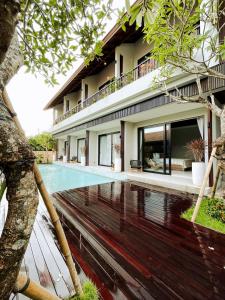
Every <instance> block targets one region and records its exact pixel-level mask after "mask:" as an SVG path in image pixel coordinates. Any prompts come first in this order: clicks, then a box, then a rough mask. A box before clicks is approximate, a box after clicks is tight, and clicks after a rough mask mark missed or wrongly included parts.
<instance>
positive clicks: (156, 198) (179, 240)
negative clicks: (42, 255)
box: [54, 182, 225, 299]
mask: <svg viewBox="0 0 225 300" xmlns="http://www.w3.org/2000/svg"><path fill="white" fill-rule="evenodd" d="M54 197H55V199H56V206H57V208H58V210H59V211H60V214H61V219H62V221H63V223H64V227H65V228H66V229H67V230H66V234H67V237H68V239H69V243H70V246H71V250H72V252H73V254H74V255H75V256H76V258H77V260H78V262H79V264H80V265H81V267H82V268H83V270H84V271H85V273H86V274H88V276H89V277H90V278H92V279H93V280H94V281H95V282H96V284H97V286H98V288H99V289H100V292H101V295H102V296H103V298H104V299H224V297H225V296H224V295H225V255H224V254H225V235H222V234H219V233H216V232H215V231H212V230H209V229H206V228H203V227H201V226H198V225H193V224H192V223H190V222H187V221H186V220H183V219H181V218H180V214H181V212H182V211H184V210H186V209H187V208H188V207H190V205H191V203H192V201H191V199H190V198H188V197H187V196H185V195H183V196H181V195H175V194H167V193H165V192H158V191H156V190H154V189H149V188H147V187H142V186H140V185H138V184H131V183H128V182H114V183H106V184H102V185H96V186H91V187H84V188H77V189H74V190H68V191H63V192H59V193H55V194H54Z"/></svg>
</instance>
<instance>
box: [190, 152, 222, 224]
mask: <svg viewBox="0 0 225 300" xmlns="http://www.w3.org/2000/svg"><path fill="white" fill-rule="evenodd" d="M216 149H217V148H216V147H214V148H213V149H212V153H211V156H210V159H209V162H208V166H207V169H206V172H205V175H204V179H203V182H202V186H201V189H200V192H199V196H198V200H197V202H196V205H195V209H194V213H193V215H192V218H191V222H195V219H196V217H197V214H198V211H199V208H200V205H201V202H202V198H203V196H204V193H205V188H206V184H207V181H208V178H209V174H210V171H211V168H212V164H213V158H214V156H215V154H216Z"/></svg>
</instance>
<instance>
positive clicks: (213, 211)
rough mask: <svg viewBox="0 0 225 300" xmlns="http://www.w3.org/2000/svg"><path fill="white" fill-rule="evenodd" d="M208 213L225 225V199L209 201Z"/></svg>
mask: <svg viewBox="0 0 225 300" xmlns="http://www.w3.org/2000/svg"><path fill="white" fill-rule="evenodd" d="M207 213H208V214H209V215H210V216H211V217H213V218H215V219H217V220H220V221H221V222H223V223H225V202H224V200H223V199H219V198H215V199H209V201H208V205H207Z"/></svg>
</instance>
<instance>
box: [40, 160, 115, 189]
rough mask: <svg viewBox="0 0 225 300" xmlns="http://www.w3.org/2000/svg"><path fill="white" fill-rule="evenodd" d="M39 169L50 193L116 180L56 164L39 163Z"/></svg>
mask: <svg viewBox="0 0 225 300" xmlns="http://www.w3.org/2000/svg"><path fill="white" fill-rule="evenodd" d="M39 169H40V172H41V174H42V176H43V180H44V183H45V184H46V187H47V190H48V192H49V193H54V192H58V191H63V190H68V189H73V188H77V187H83V186H89V185H95V184H101V183H107V182H112V181H114V180H113V179H111V178H108V177H103V176H100V175H96V174H91V173H88V172H82V171H80V170H75V169H72V168H67V167H64V166H58V165H54V164H52V165H39Z"/></svg>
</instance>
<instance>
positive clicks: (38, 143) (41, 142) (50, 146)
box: [28, 132, 56, 151]
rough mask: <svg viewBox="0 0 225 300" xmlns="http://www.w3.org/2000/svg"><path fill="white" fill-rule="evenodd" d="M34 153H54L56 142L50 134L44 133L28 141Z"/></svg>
mask: <svg viewBox="0 0 225 300" xmlns="http://www.w3.org/2000/svg"><path fill="white" fill-rule="evenodd" d="M28 142H29V144H30V145H31V147H32V149H33V150H34V151H52V150H54V149H55V147H56V140H55V139H54V137H53V135H52V134H51V133H48V132H42V133H40V134H37V135H35V136H33V137H30V138H29V139H28Z"/></svg>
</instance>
